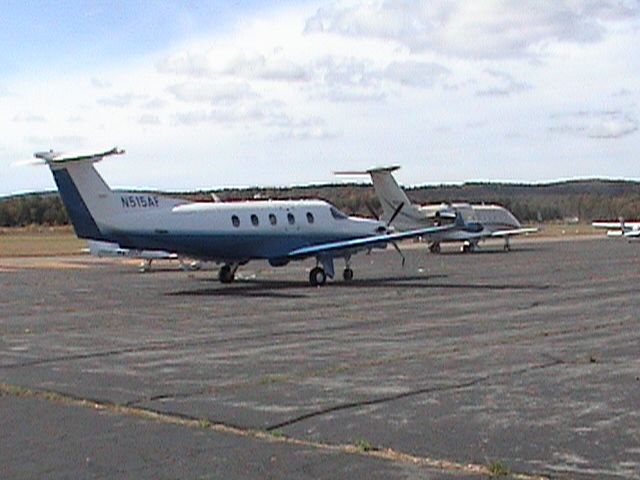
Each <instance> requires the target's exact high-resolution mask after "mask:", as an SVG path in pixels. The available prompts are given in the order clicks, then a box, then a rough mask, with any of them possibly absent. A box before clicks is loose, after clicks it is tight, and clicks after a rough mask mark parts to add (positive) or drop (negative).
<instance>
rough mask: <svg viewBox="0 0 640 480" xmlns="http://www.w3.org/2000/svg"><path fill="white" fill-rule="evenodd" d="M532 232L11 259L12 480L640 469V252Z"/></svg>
mask: <svg viewBox="0 0 640 480" xmlns="http://www.w3.org/2000/svg"><path fill="white" fill-rule="evenodd" d="M512 245H513V247H514V250H513V251H512V252H510V253H505V252H502V250H501V248H500V245H499V244H498V245H494V246H490V247H487V248H486V249H483V250H481V251H480V252H478V253H476V254H467V255H464V254H459V253H457V252H452V251H444V252H443V253H442V254H440V255H433V254H429V253H427V251H426V248H415V246H413V245H410V246H409V247H407V248H405V250H404V252H405V255H406V264H405V266H404V267H402V265H401V260H400V257H399V256H398V255H397V253H396V252H395V251H394V250H393V249H390V250H388V251H385V252H374V253H372V254H371V255H358V256H356V257H354V259H353V262H352V267H353V269H354V271H355V278H354V280H353V281H352V282H351V283H348V284H347V283H344V282H343V281H341V280H336V281H332V282H330V283H328V284H327V285H325V286H324V287H319V288H315V287H311V286H309V284H308V278H307V277H308V271H309V269H310V268H311V267H312V266H313V262H311V261H307V262H303V263H293V264H290V265H288V266H286V267H282V268H277V269H275V268H271V267H269V266H268V265H267V264H266V263H264V262H254V263H250V264H248V265H246V266H244V267H241V269H240V270H239V272H238V277H239V278H238V280H237V281H236V282H235V283H234V284H232V285H222V284H220V283H219V282H218V281H217V270H216V269H214V266H210V267H208V268H207V269H205V270H203V271H199V272H195V273H186V272H183V271H181V270H179V268H177V266H176V265H173V264H169V263H162V264H158V266H157V267H156V266H155V264H154V267H156V268H154V271H153V272H151V273H147V274H140V273H138V272H137V269H136V266H135V265H132V264H129V263H128V264H123V263H119V262H118V261H105V260H98V259H92V258H90V257H84V256H78V257H61V258H19V259H2V258H0V305H1V307H0V425H1V428H0V466H1V470H2V472H1V474H0V477H2V478H11V479H14V478H15V479H21V478H154V479H164V478H167V479H169V478H225V479H245V478H292V479H293V478H295V479H304V478H309V479H311V478H313V479H316V478H323V479H324V478H326V479H329V478H331V479H334V478H350V479H359V478H362V479H367V480H370V479H377V478H384V479H388V478H391V479H396V478H397V479H407V478H428V479H460V478H465V479H466V478H470V479H473V478H483V477H485V476H488V475H489V474H490V473H494V474H499V473H507V472H509V475H510V476H511V477H512V478H523V479H532V478H561V479H564V478H572V479H573V478H577V479H583V478H584V479H596V478H597V479H602V478H611V479H633V478H640V413H639V412H638V406H639V405H640V329H639V328H638V326H639V325H640V308H639V307H640V296H639V295H638V275H639V271H640V255H639V253H640V252H639V250H638V249H639V248H640V245H633V244H629V243H626V242H624V241H616V240H612V239H606V238H602V239H584V240H581V241H557V242H555V241H545V242H530V241H527V240H520V241H519V240H515V241H514V242H513V243H512ZM336 267H337V268H336V271H337V273H338V276H341V269H342V265H341V262H339V263H338V264H337V265H336Z"/></svg>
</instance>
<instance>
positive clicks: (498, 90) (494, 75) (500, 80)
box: [476, 69, 531, 96]
mask: <svg viewBox="0 0 640 480" xmlns="http://www.w3.org/2000/svg"><path fill="white" fill-rule="evenodd" d="M485 73H486V74H487V75H488V76H489V77H490V82H491V83H493V85H492V86H489V87H486V88H481V89H479V90H477V91H476V95H479V96H507V95H511V94H513V93H520V92H524V91H526V90H531V85H529V84H528V83H526V82H519V81H517V80H516V79H514V78H513V76H511V75H509V74H508V73H505V72H500V71H498V70H490V69H489V70H486V71H485Z"/></svg>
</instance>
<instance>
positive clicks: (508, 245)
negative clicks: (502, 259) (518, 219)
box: [504, 237, 511, 252]
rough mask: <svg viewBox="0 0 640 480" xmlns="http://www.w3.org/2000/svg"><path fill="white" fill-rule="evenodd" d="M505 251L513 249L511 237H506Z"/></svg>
mask: <svg viewBox="0 0 640 480" xmlns="http://www.w3.org/2000/svg"><path fill="white" fill-rule="evenodd" d="M504 251H505V252H510V251H511V244H510V243H509V237H505V238H504Z"/></svg>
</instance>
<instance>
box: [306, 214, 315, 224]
mask: <svg viewBox="0 0 640 480" xmlns="http://www.w3.org/2000/svg"><path fill="white" fill-rule="evenodd" d="M313 220H314V218H313V213H311V212H307V222H309V223H313Z"/></svg>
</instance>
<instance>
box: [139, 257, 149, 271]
mask: <svg viewBox="0 0 640 480" xmlns="http://www.w3.org/2000/svg"><path fill="white" fill-rule="evenodd" d="M152 261H153V260H152V259H151V258H147V259H146V260H143V261H142V263H141V264H140V266H139V267H138V271H139V272H140V273H147V272H148V271H149V270H151V262H152Z"/></svg>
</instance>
